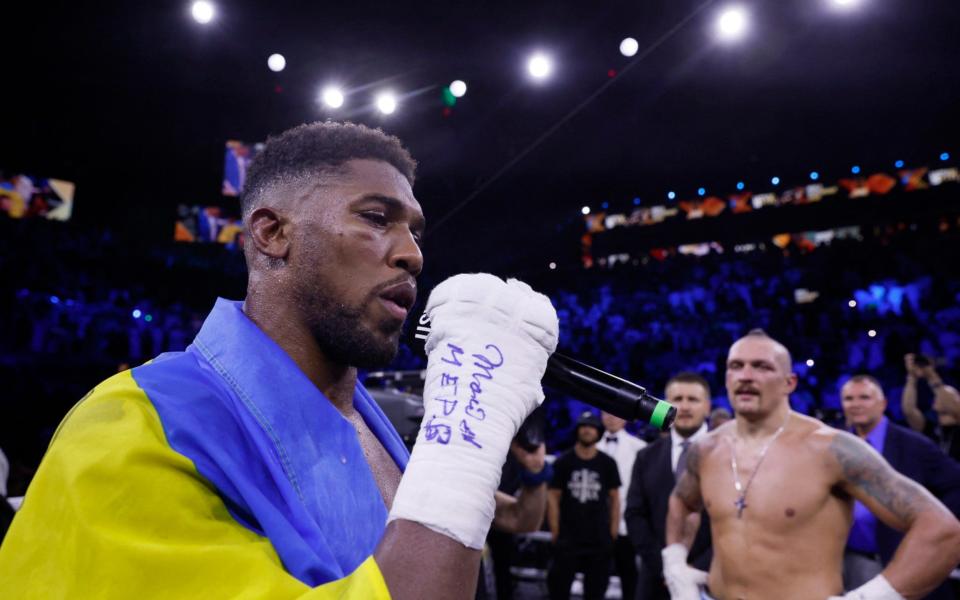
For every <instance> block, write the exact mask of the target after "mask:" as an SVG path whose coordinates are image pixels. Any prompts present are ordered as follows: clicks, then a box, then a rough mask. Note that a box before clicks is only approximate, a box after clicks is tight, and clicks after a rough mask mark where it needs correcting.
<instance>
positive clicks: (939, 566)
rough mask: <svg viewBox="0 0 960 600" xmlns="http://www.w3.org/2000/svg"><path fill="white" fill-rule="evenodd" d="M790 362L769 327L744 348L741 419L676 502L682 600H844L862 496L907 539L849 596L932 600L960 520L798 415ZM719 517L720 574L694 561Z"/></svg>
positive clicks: (854, 444)
mask: <svg viewBox="0 0 960 600" xmlns="http://www.w3.org/2000/svg"><path fill="white" fill-rule="evenodd" d="M791 364H792V363H791V360H790V354H789V352H788V351H787V349H786V348H785V347H783V345H781V344H780V343H778V342H777V341H775V340H773V339H772V338H770V337H768V336H767V335H766V334H765V333H764V332H763V331H761V330H753V331H751V332H750V333H749V334H747V335H746V336H745V337H743V338H741V339H740V340H738V341H737V342H735V343H734V344H733V346H731V348H730V352H729V354H728V357H727V373H726V386H727V394H728V396H729V398H730V401H731V403H732V405H733V408H734V410H735V411H736V417H735V419H734V420H733V421H732V422H730V423H727V424H725V425H724V426H722V427H720V428H719V429H717V430H715V431H713V432H711V433H710V434H709V435H708V436H706V437H705V438H702V439H701V440H699V441H697V443H696V444H694V446H693V447H692V448H691V449H690V452H689V455H688V457H687V470H686V472H685V474H684V475H683V476H682V477H681V478H680V480H679V481H678V482H677V486H676V488H675V489H674V491H673V494H672V495H671V497H670V510H669V514H668V515H667V532H666V534H667V544H668V545H667V547H666V548H665V549H664V550H663V563H664V570H663V571H664V578H665V580H666V582H667V586H668V587H669V588H670V593H671V598H673V600H688V599H699V598H701V595H700V590H699V585H700V584H706V585H707V590H708V591H709V594H710V596H707V597H715V598H717V599H718V600H733V599H737V600H741V599H744V600H745V599H750V600H754V599H758V600H766V599H769V598H776V599H777V600H794V599H795V600H821V599H826V598H836V597H839V595H840V594H842V593H843V592H842V590H843V582H842V580H841V565H842V559H843V547H844V543H845V542H846V539H847V534H848V531H849V529H850V524H851V519H852V505H853V499H857V500H859V501H860V502H862V503H863V504H864V505H866V506H867V507H868V508H869V509H870V510H871V511H872V512H873V513H874V514H875V515H876V516H877V517H878V518H879V519H880V520H881V521H883V522H884V523H886V524H887V525H889V526H891V527H894V528H896V529H899V530H902V531H904V532H905V533H906V535H905V537H904V538H903V541H902V542H901V544H900V547H899V548H898V550H897V553H896V555H895V556H894V558H893V560H892V561H891V562H890V564H888V565H887V567H886V569H884V570H883V572H882V573H881V574H880V575H878V576H877V577H876V578H874V579H872V580H871V581H869V582H868V583H866V584H865V585H863V586H861V587H860V588H857V589H856V590H853V591H851V592H849V593H848V594H847V595H846V596H842V597H843V598H850V599H853V598H862V599H865V600H886V599H900V598H921V597H922V596H923V595H924V594H925V593H926V592H928V591H929V590H931V589H933V588H934V587H935V586H936V585H937V584H938V583H940V582H941V581H942V580H944V579H945V578H946V577H947V575H948V574H949V573H950V570H951V569H952V568H953V566H954V565H956V564H957V562H958V561H960V523H958V521H957V520H956V519H955V518H954V517H953V515H951V514H950V512H949V511H948V510H947V509H946V508H945V507H944V506H943V505H942V504H941V503H940V502H939V501H938V500H936V499H935V498H934V497H933V496H932V495H930V493H929V492H927V491H926V490H925V489H924V488H922V487H921V486H919V485H917V484H916V483H914V482H913V481H910V480H909V479H907V478H905V477H902V476H901V475H899V474H898V473H896V472H895V471H894V470H893V469H892V468H890V466H889V465H888V464H887V463H886V461H884V459H883V458H882V457H881V456H880V455H879V454H877V453H876V452H875V451H874V450H873V449H872V448H870V446H868V445H867V444H866V443H864V442H863V441H861V440H859V439H858V438H856V437H855V436H853V435H850V434H849V433H846V432H843V431H839V430H836V429H833V428H831V427H828V426H827V425H824V424H823V423H821V422H819V421H817V420H815V419H812V418H810V417H806V416H804V415H801V414H798V413H795V412H793V411H791V410H790V404H789V401H788V398H789V396H790V393H791V392H793V390H794V389H795V388H796V385H797V377H796V375H795V374H794V373H792V372H791ZM701 508H705V509H706V510H707V512H708V514H709V515H710V521H711V533H712V536H713V551H714V555H713V556H714V557H713V562H712V564H711V566H710V572H709V574H707V573H703V572H702V571H697V570H696V569H693V568H692V567H689V566H688V565H687V564H686V554H687V546H686V545H685V543H684V540H687V539H689V537H691V535H690V533H689V532H688V531H687V529H688V528H689V525H688V519H687V517H688V516H689V515H691V514H695V513H697V512H699V511H700V510H701Z"/></svg>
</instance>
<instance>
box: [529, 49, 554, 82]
mask: <svg viewBox="0 0 960 600" xmlns="http://www.w3.org/2000/svg"><path fill="white" fill-rule="evenodd" d="M527 72H528V73H530V77H533V78H534V79H535V80H537V81H544V80H545V79H547V78H548V77H550V74H551V73H553V61H552V60H550V57H549V56H547V55H546V54H543V53H542V52H537V53H536V54H534V55H533V56H531V57H530V58H529V60H527Z"/></svg>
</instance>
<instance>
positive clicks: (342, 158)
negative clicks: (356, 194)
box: [240, 121, 417, 220]
mask: <svg viewBox="0 0 960 600" xmlns="http://www.w3.org/2000/svg"><path fill="white" fill-rule="evenodd" d="M355 159H371V160H382V161H383V162H386V163H388V164H390V165H392V166H393V167H394V168H395V169H397V171H399V172H400V174H402V175H403V176H404V177H405V178H406V179H407V181H408V182H409V183H410V186H411V187H413V181H414V177H415V174H416V170H417V162H416V161H415V160H414V159H413V157H412V156H410V153H409V152H408V151H407V149H406V148H404V147H403V144H402V143H401V142H400V140H399V139H397V138H396V137H395V136H392V135H387V134H386V133H384V132H383V131H381V130H380V129H371V128H370V127H366V126H364V125H357V124H355V123H348V122H344V123H337V122H334V121H318V122H315V123H304V124H303V125H299V126H297V127H294V128H293V129H288V130H287V131H284V132H283V133H281V134H280V135H278V136H275V137H270V138H269V139H267V143H266V144H265V146H264V148H263V150H261V151H260V152H259V153H257V155H256V157H254V159H253V162H252V163H251V165H250V168H249V169H248V170H247V178H246V181H245V184H244V190H243V194H242V195H241V197H240V207H241V210H242V211H243V217H244V220H246V218H247V217H248V216H249V214H250V212H252V211H253V209H254V208H256V207H257V206H258V205H259V204H260V203H261V202H262V201H263V197H264V194H265V193H266V192H267V191H269V190H270V189H271V188H273V187H275V186H277V185H280V184H285V183H289V182H293V181H296V180H297V179H301V178H303V177H306V176H312V175H314V176H315V175H321V174H326V173H337V172H341V171H342V170H343V165H344V163H346V162H347V161H350V160H355Z"/></svg>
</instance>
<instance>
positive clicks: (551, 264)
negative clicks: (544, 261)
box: [549, 262, 557, 271]
mask: <svg viewBox="0 0 960 600" xmlns="http://www.w3.org/2000/svg"><path fill="white" fill-rule="evenodd" d="M549 266H550V270H551V271H555V270H556V268H557V263H555V262H552V263H550V265H549Z"/></svg>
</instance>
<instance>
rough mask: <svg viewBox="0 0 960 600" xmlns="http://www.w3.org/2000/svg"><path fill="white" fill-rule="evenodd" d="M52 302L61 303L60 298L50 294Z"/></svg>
mask: <svg viewBox="0 0 960 600" xmlns="http://www.w3.org/2000/svg"><path fill="white" fill-rule="evenodd" d="M50 304H60V298H58V297H56V296H50Z"/></svg>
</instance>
